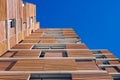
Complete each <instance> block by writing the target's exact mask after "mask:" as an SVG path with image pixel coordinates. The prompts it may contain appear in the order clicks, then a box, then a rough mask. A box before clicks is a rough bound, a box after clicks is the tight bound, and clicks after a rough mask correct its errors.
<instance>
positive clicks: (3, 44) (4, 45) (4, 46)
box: [0, 40, 8, 56]
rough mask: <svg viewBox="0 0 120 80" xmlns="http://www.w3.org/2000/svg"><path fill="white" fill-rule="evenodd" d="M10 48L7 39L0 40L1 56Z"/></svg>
mask: <svg viewBox="0 0 120 80" xmlns="http://www.w3.org/2000/svg"><path fill="white" fill-rule="evenodd" d="M7 49H8V42H7V40H5V41H2V42H0V56H1V55H2V54H3V53H4V52H6V51H7Z"/></svg>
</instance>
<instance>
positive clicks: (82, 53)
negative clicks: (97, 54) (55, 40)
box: [67, 50, 94, 58]
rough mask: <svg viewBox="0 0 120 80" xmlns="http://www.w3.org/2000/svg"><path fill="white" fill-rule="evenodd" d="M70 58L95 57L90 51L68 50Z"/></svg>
mask: <svg viewBox="0 0 120 80" xmlns="http://www.w3.org/2000/svg"><path fill="white" fill-rule="evenodd" d="M67 54H68V57H92V58H93V57H94V56H93V54H92V52H90V51H89V50H67Z"/></svg>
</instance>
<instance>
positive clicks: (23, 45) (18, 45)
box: [12, 44, 32, 49]
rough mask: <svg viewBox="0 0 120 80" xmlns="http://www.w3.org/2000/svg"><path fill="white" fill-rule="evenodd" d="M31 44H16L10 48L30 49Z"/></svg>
mask: <svg viewBox="0 0 120 80" xmlns="http://www.w3.org/2000/svg"><path fill="white" fill-rule="evenodd" d="M31 47H32V44H16V45H15V46H14V47H12V49H31Z"/></svg>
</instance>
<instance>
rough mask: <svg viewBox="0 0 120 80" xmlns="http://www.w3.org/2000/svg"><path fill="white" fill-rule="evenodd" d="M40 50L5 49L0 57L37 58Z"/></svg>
mask: <svg viewBox="0 0 120 80" xmlns="http://www.w3.org/2000/svg"><path fill="white" fill-rule="evenodd" d="M40 52H41V51H38V50H36V51H33V50H30V51H29V50H24V51H7V52H6V53H4V54H3V55H2V56H1V57H2V58H39V55H40Z"/></svg>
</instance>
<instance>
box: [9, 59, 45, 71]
mask: <svg viewBox="0 0 120 80" xmlns="http://www.w3.org/2000/svg"><path fill="white" fill-rule="evenodd" d="M33 65H34V66H33ZM43 65H44V60H19V61H17V63H16V64H15V65H14V66H13V67H12V68H11V71H42V70H43Z"/></svg>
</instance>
